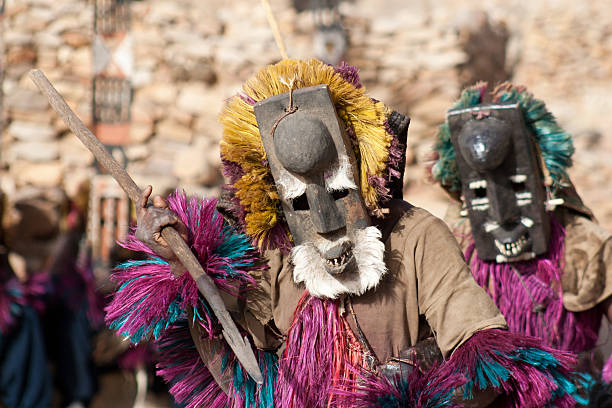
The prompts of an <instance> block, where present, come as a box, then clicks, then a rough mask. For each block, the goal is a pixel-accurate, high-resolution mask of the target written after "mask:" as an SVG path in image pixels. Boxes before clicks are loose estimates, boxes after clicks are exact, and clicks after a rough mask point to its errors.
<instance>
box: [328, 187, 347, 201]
mask: <svg viewBox="0 0 612 408" xmlns="http://www.w3.org/2000/svg"><path fill="white" fill-rule="evenodd" d="M348 194H349V191H348V190H347V189H342V190H335V191H332V193H331V195H332V197H333V198H334V201H338V200H340V199H341V198H344V197H346V196H347V195H348Z"/></svg>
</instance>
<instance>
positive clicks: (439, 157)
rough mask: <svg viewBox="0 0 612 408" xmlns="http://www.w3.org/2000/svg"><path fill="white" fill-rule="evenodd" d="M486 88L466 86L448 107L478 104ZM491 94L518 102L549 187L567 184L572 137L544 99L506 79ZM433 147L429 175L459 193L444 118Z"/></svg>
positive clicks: (457, 176) (554, 187)
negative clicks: (433, 159) (506, 81)
mask: <svg viewBox="0 0 612 408" xmlns="http://www.w3.org/2000/svg"><path fill="white" fill-rule="evenodd" d="M486 89H487V85H486V84H478V85H476V86H474V87H472V88H468V89H465V90H464V91H463V92H462V93H461V97H460V98H459V101H457V102H456V103H455V104H454V105H453V107H452V108H451V109H461V108H469V107H471V106H475V105H479V104H481V103H482V102H483V99H484V95H485V92H486ZM491 94H492V96H493V101H494V102H518V103H519V105H520V107H521V110H522V112H523V119H524V120H525V123H526V124H527V127H528V128H529V129H530V130H531V132H532V134H533V135H534V136H535V139H536V140H535V141H536V142H537V145H538V148H539V151H540V152H541V154H542V158H543V159H544V160H543V161H544V163H545V165H546V168H547V170H548V173H549V174H550V178H551V181H552V185H551V186H550V188H551V190H552V191H553V192H556V191H558V190H560V189H562V188H563V187H566V186H568V185H570V184H571V183H570V181H569V176H568V175H567V172H566V169H567V168H569V167H571V166H572V154H574V145H573V143H572V137H571V135H570V134H568V133H567V132H565V131H564V130H563V129H562V128H561V126H559V125H558V124H557V121H556V120H555V117H554V116H553V114H552V113H550V112H549V111H548V109H546V105H545V104H544V102H542V101H540V100H538V99H535V98H534V97H533V95H532V94H531V93H529V92H528V91H527V90H526V89H525V88H523V87H516V86H513V85H511V84H509V83H504V84H501V85H499V86H498V87H497V88H496V89H495V90H493V92H492V93H491ZM434 151H435V153H436V160H435V162H434V163H433V166H432V167H431V176H432V178H433V179H434V180H435V181H436V182H438V183H440V184H441V185H442V187H444V188H445V189H446V190H447V191H448V192H449V193H451V194H452V195H458V194H460V192H461V181H460V180H459V174H458V171H457V162H456V160H455V149H454V148H453V144H452V143H451V137H450V129H449V127H448V122H447V121H446V122H444V123H443V124H442V125H441V126H440V129H439V131H438V134H437V136H436V143H435V145H434Z"/></svg>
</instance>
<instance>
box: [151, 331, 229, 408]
mask: <svg viewBox="0 0 612 408" xmlns="http://www.w3.org/2000/svg"><path fill="white" fill-rule="evenodd" d="M184 323H186V322H184ZM157 343H158V345H159V357H158V363H157V374H158V375H159V376H161V377H162V378H163V379H164V380H165V381H166V382H168V383H169V384H170V390H169V391H170V393H171V394H172V396H173V397H174V399H175V400H176V401H177V402H178V403H185V404H186V405H185V408H200V407H209V408H225V407H229V406H230V405H229V404H230V402H229V399H228V397H227V395H226V394H225V393H224V392H223V390H222V389H221V388H220V387H219V385H218V384H217V382H216V381H215V379H214V378H213V376H212V375H211V373H210V371H208V369H207V368H206V366H205V365H204V363H203V362H202V360H201V358H200V355H199V354H198V351H197V349H196V347H195V345H194V343H193V340H192V338H191V335H190V333H189V329H188V328H187V327H186V324H183V325H175V326H172V327H170V328H168V330H166V331H165V332H164V334H163V337H161V338H160V339H159V340H158V342H157Z"/></svg>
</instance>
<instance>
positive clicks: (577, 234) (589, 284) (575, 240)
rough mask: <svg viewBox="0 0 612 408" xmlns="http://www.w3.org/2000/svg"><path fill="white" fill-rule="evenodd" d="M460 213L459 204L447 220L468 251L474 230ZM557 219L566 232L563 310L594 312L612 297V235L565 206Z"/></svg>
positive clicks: (460, 243) (558, 211)
mask: <svg viewBox="0 0 612 408" xmlns="http://www.w3.org/2000/svg"><path fill="white" fill-rule="evenodd" d="M459 210H460V206H459V205H458V204H456V205H452V206H450V207H449V209H448V210H447V213H446V216H445V220H446V222H447V223H448V225H449V226H450V227H451V229H452V230H453V232H454V233H455V236H456V238H457V241H458V242H459V246H460V247H461V248H462V249H463V250H465V249H466V248H467V246H468V245H469V244H470V241H471V227H470V221H469V219H468V218H467V217H461V216H460V215H459ZM554 217H555V219H556V220H557V221H558V222H559V223H560V224H561V225H562V226H563V228H564V229H565V252H564V262H565V268H564V270H563V276H562V278H561V284H562V287H563V306H565V308H566V309H567V310H569V311H572V312H582V311H585V310H589V309H592V308H593V307H595V306H596V305H598V304H600V303H602V302H603V301H604V300H606V299H607V298H608V297H610V296H611V295H612V234H610V233H609V232H607V231H606V230H604V229H603V228H601V227H600V226H599V225H598V224H597V223H595V222H593V221H591V220H590V219H589V217H587V216H586V215H585V214H583V213H581V212H578V211H575V210H573V209H570V208H567V207H565V206H563V207H557V209H556V210H555V212H554Z"/></svg>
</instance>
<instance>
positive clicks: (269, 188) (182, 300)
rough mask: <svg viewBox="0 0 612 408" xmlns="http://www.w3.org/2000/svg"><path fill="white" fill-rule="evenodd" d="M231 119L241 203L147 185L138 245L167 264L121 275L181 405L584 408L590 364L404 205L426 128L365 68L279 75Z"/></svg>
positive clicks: (123, 301) (309, 67) (123, 328)
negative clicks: (539, 333) (202, 281)
mask: <svg viewBox="0 0 612 408" xmlns="http://www.w3.org/2000/svg"><path fill="white" fill-rule="evenodd" d="M221 122H222V123H223V125H224V134H223V140H222V142H221V157H222V161H223V166H224V174H225V176H226V177H227V179H228V185H227V186H226V187H225V194H224V196H223V198H222V199H221V200H220V202H217V201H216V200H198V199H197V198H190V199H188V198H187V197H186V196H185V194H181V193H177V194H175V195H174V196H171V197H170V198H169V199H168V201H167V202H166V201H165V200H163V199H162V198H161V197H159V196H156V197H154V198H153V205H152V206H147V201H148V198H149V195H150V194H151V188H150V187H149V188H147V189H146V190H145V192H144V193H143V196H142V199H141V202H140V203H139V205H138V206H137V207H138V229H137V231H136V234H135V236H132V237H131V238H129V239H128V241H127V242H126V243H125V245H126V246H127V247H129V248H130V249H132V250H139V251H144V252H146V253H148V254H149V258H148V259H147V260H145V261H135V262H131V263H129V262H128V263H125V264H123V265H121V266H119V268H118V269H117V272H116V274H115V279H116V281H117V282H118V283H119V285H120V286H119V290H118V291H117V293H116V294H115V297H114V299H113V301H112V303H111V304H110V305H109V307H108V308H107V312H108V314H107V322H108V323H109V325H110V326H111V327H112V328H115V329H117V330H118V331H119V332H120V333H121V334H123V335H125V336H127V337H129V338H130V340H131V341H133V342H139V341H141V340H144V339H154V340H155V341H156V342H157V344H158V345H159V350H160V355H159V362H158V367H159V374H160V375H162V376H163V377H164V378H165V379H167V381H169V382H170V383H171V384H172V387H171V390H170V391H171V392H172V393H173V395H174V396H175V398H176V400H177V401H179V402H181V403H184V404H186V405H187V406H188V407H197V406H210V407H225V406H248V407H253V406H257V407H270V406H276V407H325V406H330V405H332V406H346V407H360V406H363V407H366V406H385V407H387V406H401V407H403V406H410V407H413V406H414V407H416V406H422V407H441V406H455V405H456V404H457V403H458V402H459V401H461V402H462V403H465V404H466V406H487V405H489V404H493V406H502V407H503V406H512V407H539V406H545V405H546V404H549V403H552V404H554V405H555V406H560V407H568V406H573V404H574V402H575V401H574V398H573V394H574V393H575V391H576V389H575V387H574V385H573V384H572V383H571V381H568V377H569V375H570V371H571V365H572V363H573V358H572V356H571V355H570V354H568V353H563V352H558V351H557V350H554V349H553V348H550V347H547V346H544V345H542V344H541V342H540V340H538V339H535V338H531V337H527V336H523V335H519V334H514V333H511V332H508V331H507V330H506V323H505V320H504V318H503V316H502V315H501V314H500V312H499V311H498V309H497V308H496V307H495V304H494V303H493V302H492V301H491V299H490V298H489V297H488V296H487V294H486V293H485V291H483V290H482V289H481V288H480V287H479V286H478V285H477V284H476V282H475V281H474V279H473V278H472V275H471V272H470V270H469V268H468V266H467V265H466V263H465V262H464V260H463V255H462V253H461V251H460V249H459V248H458V246H457V243H456V241H455V239H454V237H453V236H452V234H451V233H450V231H449V229H448V228H447V226H446V225H445V224H444V223H443V222H442V221H441V220H439V219H437V218H435V217H434V216H432V215H431V214H429V213H428V212H427V211H425V210H423V209H420V208H416V207H414V206H412V205H410V204H409V203H407V202H405V201H403V200H401V188H402V182H401V180H402V177H403V164H404V163H403V149H402V145H403V144H405V141H406V133H407V128H408V122H409V120H408V118H406V117H405V116H403V115H401V114H399V113H397V112H393V111H391V110H390V109H389V108H387V107H386V106H385V105H384V104H383V103H381V102H378V101H375V100H373V99H371V98H370V97H369V96H367V94H366V93H365V90H364V88H363V87H362V85H361V83H360V82H359V79H358V76H357V71H356V69H355V68H354V67H350V66H347V65H341V66H340V67H337V68H334V67H332V66H329V65H326V64H324V63H321V62H320V61H316V60H310V61H296V60H283V61H281V62H280V63H278V64H275V65H271V66H267V67H265V68H263V69H261V70H260V71H259V72H258V73H257V74H256V75H255V76H254V77H253V78H251V79H250V80H249V81H247V82H246V84H245V85H244V86H243V89H242V93H240V94H239V95H237V96H236V97H234V98H232V99H231V100H230V101H229V102H228V104H227V106H226V107H225V109H224V111H223V113H222V115H221ZM216 207H217V208H216ZM169 225H172V226H174V227H175V228H177V229H178V230H179V232H181V234H182V235H183V236H184V239H185V240H186V241H187V242H188V243H189V244H190V246H191V248H192V249H193V251H194V253H195V254H196V255H197V257H198V259H199V261H200V263H201V264H202V267H203V269H204V270H205V271H206V272H207V273H208V274H209V275H210V276H211V278H212V279H213V280H214V281H215V283H216V284H217V286H218V287H219V289H220V290H221V291H222V292H223V293H224V297H225V299H224V300H225V303H226V307H227V309H228V310H229V311H230V312H231V314H232V316H233V318H234V319H235V321H236V322H237V324H238V325H239V327H240V328H241V329H242V330H243V332H244V334H245V335H246V336H247V338H248V339H249V340H250V342H251V343H252V344H253V351H254V353H255V354H256V356H257V357H258V359H259V363H260V369H261V372H262V373H263V378H264V381H263V384H256V383H255V381H253V380H252V379H251V378H249V377H248V375H246V373H245V371H244V369H243V367H242V366H241V364H240V363H239V362H238V361H237V360H236V358H235V356H234V355H233V353H232V352H231V350H230V349H229V348H228V346H227V344H226V343H225V341H224V339H223V336H222V334H221V330H220V327H219V324H218V322H217V320H216V318H215V317H214V315H213V314H212V313H210V312H209V308H208V305H207V303H206V301H205V300H204V299H203V297H201V296H200V295H199V294H198V290H197V287H196V284H195V282H194V281H193V279H192V278H191V276H190V275H189V273H187V272H186V271H185V270H184V268H183V267H182V265H180V263H178V261H177V259H176V257H175V256H174V255H173V253H172V251H171V250H170V249H169V248H168V246H167V245H166V244H165V242H164V241H163V239H162V238H161V235H160V231H161V229H162V228H164V227H166V226H169ZM431 346H433V347H431ZM436 360H440V361H441V362H435V361H436Z"/></svg>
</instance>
